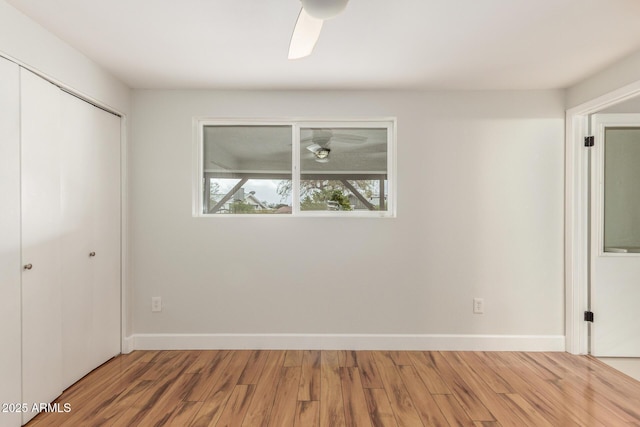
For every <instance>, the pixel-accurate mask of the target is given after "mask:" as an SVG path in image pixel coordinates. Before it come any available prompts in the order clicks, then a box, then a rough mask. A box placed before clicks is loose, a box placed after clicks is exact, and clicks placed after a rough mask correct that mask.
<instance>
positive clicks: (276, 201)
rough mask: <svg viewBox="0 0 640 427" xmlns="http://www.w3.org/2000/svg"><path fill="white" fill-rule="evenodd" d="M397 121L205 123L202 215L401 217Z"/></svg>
mask: <svg viewBox="0 0 640 427" xmlns="http://www.w3.org/2000/svg"><path fill="white" fill-rule="evenodd" d="M394 124H395V122H394V120H381V121H357V122H356V121H337V122H320V121H304V122H302V121H298V122H293V121H291V122H275V121H274V122H266V123H265V122H251V121H236V122H228V121H224V122H223V121H215V120H199V121H198V122H197V126H196V132H197V136H198V137H197V138H196V141H197V144H198V145H197V149H196V152H197V153H198V157H197V161H196V162H197V165H198V170H197V172H196V173H197V179H196V182H197V183H198V185H197V186H196V187H197V188H196V189H195V191H194V199H195V200H194V202H195V203H194V213H195V215H196V216H225V215H226V216H229V215H271V216H273V215H300V216H310V215H311V216H327V215H328V216H377V217H388V216H393V215H394V209H395V206H394V199H393V198H394V187H393V184H394V182H393V181H394V180H393V170H394V168H393V166H394V152H395V150H394V149H395V147H394Z"/></svg>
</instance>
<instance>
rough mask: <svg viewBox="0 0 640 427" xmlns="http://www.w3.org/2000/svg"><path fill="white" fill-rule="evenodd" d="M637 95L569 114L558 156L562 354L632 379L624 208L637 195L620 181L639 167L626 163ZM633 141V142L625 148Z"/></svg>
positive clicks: (636, 256) (633, 289)
mask: <svg viewBox="0 0 640 427" xmlns="http://www.w3.org/2000/svg"><path fill="white" fill-rule="evenodd" d="M639 95H640V82H637V83H636V84H633V85H629V86H627V87H625V88H623V89H620V90H618V91H615V92H612V93H610V94H607V95H605V96H602V97H600V98H597V99H595V100H593V101H590V102H588V103H585V104H583V105H581V106H578V107H576V108H573V109H570V110H568V111H567V139H566V141H567V144H566V153H565V154H566V216H565V218H566V228H565V230H566V231H565V233H566V247H565V262H566V278H565V279H566V327H567V328H566V338H567V351H568V352H570V353H573V354H593V355H595V356H600V357H605V356H606V357H609V359H603V361H604V362H605V363H609V364H610V365H612V366H614V367H615V368H616V369H619V370H622V371H624V372H626V373H627V374H628V375H630V376H632V377H634V378H636V379H640V377H639V374H640V359H632V358H630V357H638V356H640V341H639V340H640V338H638V337H640V329H639V330H638V331H634V328H635V325H636V324H637V323H638V322H637V321H636V320H635V318H634V303H635V302H637V301H638V299H640V253H637V252H639V250H636V246H639V247H640V239H638V240H639V241H638V244H636V243H635V242H632V240H633V232H632V229H630V228H629V226H630V223H629V222H628V221H627V220H632V219H635V218H637V219H638V221H637V222H638V223H640V211H639V214H638V215H636V214H635V213H633V209H631V210H630V209H629V208H630V206H631V205H629V203H631V204H633V203H635V202H633V201H632V200H630V199H632V198H635V199H636V200H640V193H639V194H638V195H637V196H635V197H634V196H633V194H635V193H634V191H636V190H635V189H634V190H631V187H625V185H624V184H625V182H624V181H627V182H626V183H627V184H628V183H629V182H628V181H629V180H630V178H631V175H629V174H628V173H626V172H625V170H628V171H629V172H631V174H633V173H635V170H636V169H640V168H636V167H635V165H636V164H638V163H635V164H634V165H633V166H631V168H627V167H626V166H625V163H628V162H629V161H630V160H631V154H630V153H629V152H626V154H625V151H626V150H628V149H631V150H634V149H635V148H637V147H640V114H637V113H640V96H639ZM630 113H636V114H635V115H634V116H635V117H633V116H631V115H630ZM587 136H594V143H595V145H594V146H593V147H591V148H587V147H585V145H589V144H588V142H589V141H588V140H585V137H587ZM621 137H622V138H621ZM636 137H637V142H638V143H639V144H638V145H630V143H631V142H630V141H631V140H634V138H636ZM625 138H626V139H628V140H629V141H627V142H625ZM616 141H617V142H616ZM638 151H639V153H640V149H639V150H638ZM616 156H618V158H617V159H616ZM605 158H606V159H607V160H605ZM607 161H608V162H609V164H608V165H607ZM619 162H621V163H619ZM618 163H619V164H618ZM638 176H639V180H640V173H638ZM592 184H593V185H592ZM607 185H608V187H607ZM634 187H635V188H640V184H639V185H636V186H634ZM630 191H631V192H630ZM639 204H640V202H639ZM620 215H622V216H620ZM625 215H626V218H625ZM625 221H627V222H625ZM638 227H639V228H640V224H638ZM639 232H640V230H639ZM634 265H638V266H639V268H638V269H637V271H636V270H634V268H633V266H634ZM620 278H622V279H623V280H622V281H621V280H619V279H620ZM611 282H614V283H613V285H612V284H611ZM623 282H624V283H626V285H625V284H621V283H623ZM634 293H638V296H635V297H634V296H633V294H634ZM589 311H592V312H593V313H594V322H593V323H590V322H587V321H585V312H589ZM634 337H635V340H634V339H633V338H634ZM636 341H639V342H636ZM611 357H616V358H615V359H613V358H611Z"/></svg>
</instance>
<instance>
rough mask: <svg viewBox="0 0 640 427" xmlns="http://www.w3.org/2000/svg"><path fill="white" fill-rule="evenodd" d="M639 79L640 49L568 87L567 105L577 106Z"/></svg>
mask: <svg viewBox="0 0 640 427" xmlns="http://www.w3.org/2000/svg"><path fill="white" fill-rule="evenodd" d="M638 80H640V50H639V51H637V52H635V53H633V54H632V55H629V56H627V57H626V58H624V59H622V60H620V61H618V62H616V63H614V64H612V65H610V66H609V67H606V68H605V69H603V70H600V71H598V72H596V73H594V74H593V75H592V76H590V77H588V78H586V79H584V80H583V81H581V82H580V83H578V84H575V85H573V86H571V87H570V88H567V91H566V107H567V108H571V107H575V106H577V105H580V104H582V103H584V102H587V101H591V100H592V99H595V98H597V97H599V96H601V95H604V94H606V93H609V92H612V91H614V90H616V89H619V88H621V87H623V86H626V85H628V84H631V83H634V82H636V81H638Z"/></svg>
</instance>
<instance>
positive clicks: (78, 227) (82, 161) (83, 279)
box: [60, 93, 96, 388]
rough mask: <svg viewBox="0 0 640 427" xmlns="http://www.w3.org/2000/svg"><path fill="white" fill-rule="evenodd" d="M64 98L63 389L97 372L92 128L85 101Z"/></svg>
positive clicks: (62, 171)
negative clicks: (93, 350)
mask: <svg viewBox="0 0 640 427" xmlns="http://www.w3.org/2000/svg"><path fill="white" fill-rule="evenodd" d="M61 97H62V144H61V145H62V147H61V154H62V156H61V179H60V192H61V206H62V231H63V233H62V242H61V244H62V250H61V254H62V360H63V363H62V376H63V386H64V387H65V388H66V387H69V386H70V385H71V384H73V383H74V382H76V381H77V380H79V379H80V378H82V377H83V376H84V375H85V374H86V373H87V372H89V371H91V370H92V369H93V368H95V365H94V364H93V362H94V361H93V360H92V358H91V352H92V348H93V347H94V346H95V341H96V337H95V336H94V334H93V331H92V324H93V307H92V301H93V298H94V295H93V294H94V291H93V287H94V277H93V276H94V275H93V271H92V262H93V259H92V257H90V256H89V254H90V252H91V247H92V245H91V240H92V236H91V230H92V225H93V197H94V192H95V191H96V189H95V176H94V167H93V166H94V159H95V146H94V143H93V136H92V135H93V123H92V115H91V109H93V108H95V107H92V106H91V105H89V104H87V103H86V102H84V101H82V100H80V99H78V98H76V97H74V96H71V95H69V94H66V93H62V94H61Z"/></svg>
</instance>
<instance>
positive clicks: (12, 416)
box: [0, 58, 22, 427]
mask: <svg viewBox="0 0 640 427" xmlns="http://www.w3.org/2000/svg"><path fill="white" fill-rule="evenodd" d="M0 200H2V209H0V254H2V255H1V256H0V337H2V350H0V378H1V379H2V380H1V381H0V402H1V403H20V400H21V399H22V394H21V379H20V363H21V362H20V337H21V330H20V271H21V269H20V71H19V68H18V66H17V65H16V64H14V63H13V62H9V61H7V60H6V59H3V58H0ZM20 424H21V417H20V414H19V413H18V412H13V413H11V412H5V413H2V412H0V426H2V427H13V426H19V425H20Z"/></svg>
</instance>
